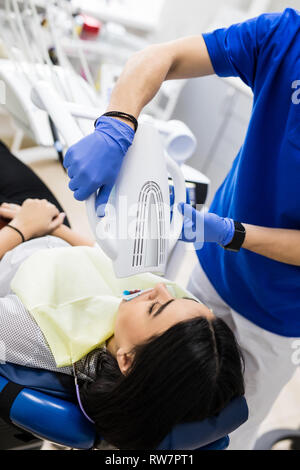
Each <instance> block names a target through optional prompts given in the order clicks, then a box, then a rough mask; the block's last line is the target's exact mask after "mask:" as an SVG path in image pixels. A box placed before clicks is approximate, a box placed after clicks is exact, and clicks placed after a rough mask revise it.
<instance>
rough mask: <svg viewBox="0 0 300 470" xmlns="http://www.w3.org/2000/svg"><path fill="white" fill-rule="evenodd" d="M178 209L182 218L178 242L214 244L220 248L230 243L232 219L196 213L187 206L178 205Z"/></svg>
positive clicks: (232, 233) (232, 227)
mask: <svg viewBox="0 0 300 470" xmlns="http://www.w3.org/2000/svg"><path fill="white" fill-rule="evenodd" d="M178 208H179V210H180V212H181V213H182V214H183V216H184V222H183V229H182V234H181V238H180V240H182V241H184V242H188V243H196V244H203V242H214V243H218V244H219V245H222V246H226V245H229V243H230V242H231V241H232V239H233V236H234V230H235V228H234V221H233V220H232V219H229V218H223V217H219V216H218V215H217V214H213V213H211V212H204V211H202V212H198V211H196V210H195V209H194V208H193V207H192V206H190V205H189V204H184V203H180V204H179V205H178Z"/></svg>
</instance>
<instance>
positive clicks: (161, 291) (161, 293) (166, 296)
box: [155, 283, 173, 302]
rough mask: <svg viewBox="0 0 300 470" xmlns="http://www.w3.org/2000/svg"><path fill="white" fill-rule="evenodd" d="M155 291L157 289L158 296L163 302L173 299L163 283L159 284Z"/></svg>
mask: <svg viewBox="0 0 300 470" xmlns="http://www.w3.org/2000/svg"><path fill="white" fill-rule="evenodd" d="M155 289H156V295H157V296H158V297H159V298H160V299H161V300H162V301H164V302H167V301H168V300H170V299H172V298H173V297H172V295H171V294H170V292H169V291H168V288H167V286H166V285H165V284H163V283H160V284H157V285H156V288H155Z"/></svg>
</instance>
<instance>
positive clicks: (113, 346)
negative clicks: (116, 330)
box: [106, 336, 117, 357]
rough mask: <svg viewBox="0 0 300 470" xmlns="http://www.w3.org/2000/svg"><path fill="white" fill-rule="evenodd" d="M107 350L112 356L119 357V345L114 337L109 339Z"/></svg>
mask: <svg viewBox="0 0 300 470" xmlns="http://www.w3.org/2000/svg"><path fill="white" fill-rule="evenodd" d="M106 349H107V351H108V352H110V354H111V355H112V356H114V357H116V356H117V344H116V340H115V337H114V336H112V337H111V338H109V340H108V341H106Z"/></svg>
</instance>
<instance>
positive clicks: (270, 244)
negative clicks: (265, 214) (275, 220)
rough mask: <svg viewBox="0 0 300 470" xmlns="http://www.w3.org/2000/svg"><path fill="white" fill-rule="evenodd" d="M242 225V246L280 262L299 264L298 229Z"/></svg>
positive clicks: (299, 237) (299, 234)
mask: <svg viewBox="0 0 300 470" xmlns="http://www.w3.org/2000/svg"><path fill="white" fill-rule="evenodd" d="M243 225H244V227H245V229H246V238H245V242H244V244H243V248H245V249H247V250H250V251H253V252H254V253H257V254H259V255H262V256H266V257H267V258H271V259H273V260H275V261H279V262H280V263H285V264H291V265H294V266H300V230H288V229H275V228H266V227H258V226H255V225H247V224H243Z"/></svg>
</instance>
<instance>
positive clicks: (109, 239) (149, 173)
mask: <svg viewBox="0 0 300 470" xmlns="http://www.w3.org/2000/svg"><path fill="white" fill-rule="evenodd" d="M32 99H33V101H34V103H35V104H36V105H37V106H38V107H39V108H41V109H44V110H46V111H47V112H48V114H49V115H50V117H51V119H52V120H53V122H54V124H55V125H56V127H57V129H59V132H60V134H61V135H62V137H63V139H64V140H65V143H66V144H67V145H68V146H71V145H73V144H74V143H76V142H77V141H78V140H80V139H81V138H82V137H83V134H82V131H81V130H80V129H79V127H78V125H77V124H76V121H75V119H74V115H77V117H79V116H78V114H80V117H84V116H83V115H82V113H80V111H79V110H78V108H77V109H76V110H73V111H74V112H72V109H71V108H70V105H67V104H66V103H64V102H63V101H62V99H61V98H60V96H59V95H58V94H57V92H56V91H54V90H53V88H52V87H51V86H50V85H49V84H48V83H46V82H38V83H37V84H36V86H35V88H34V90H33V93H32ZM96 112H97V111H96ZM96 112H95V110H94V117H97V114H96ZM89 117H91V116H90V115H89ZM169 176H170V177H171V178H172V180H173V185H174V193H175V201H174V209H173V215H172V221H171V207H170V193H169V182H168V177H169ZM95 199H96V194H93V195H92V196H91V197H90V198H89V200H88V201H87V214H88V218H89V222H90V224H91V227H92V229H93V232H94V234H95V237H96V240H97V243H98V244H99V246H100V248H102V250H103V251H104V252H105V253H106V255H107V256H108V257H109V258H111V260H112V262H113V267H114V271H115V274H116V276H117V277H119V278H121V277H128V276H132V275H135V274H139V273H143V272H152V273H159V274H162V275H163V274H164V273H165V270H166V265H167V260H168V257H169V255H170V254H171V252H172V250H173V248H174V246H175V245H176V242H177V240H178V238H179V236H180V233H181V229H182V222H183V217H182V214H181V213H180V212H179V211H178V209H177V205H178V203H179V202H182V201H185V200H186V189H185V180H184V176H183V174H182V172H181V170H180V167H179V166H178V165H177V163H176V162H175V161H174V160H173V159H171V158H170V157H169V156H168V154H167V153H166V152H165V148H164V144H163V140H162V138H161V135H160V133H159V131H158V130H157V129H156V127H155V126H154V125H153V120H152V119H149V118H147V117H142V118H141V119H140V121H139V128H138V131H137V132H136V135H135V138H134V142H133V144H132V146H131V147H130V149H129V151H128V153H127V154H126V157H125V159H124V161H123V164H122V168H121V171H120V174H119V176H118V178H117V181H116V184H115V186H114V188H113V190H112V193H111V196H110V198H109V201H108V205H107V208H106V213H105V217H103V218H99V217H98V216H97V214H96V210H95Z"/></svg>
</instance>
